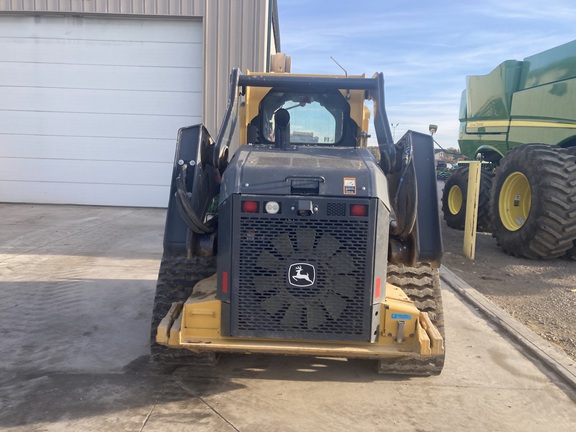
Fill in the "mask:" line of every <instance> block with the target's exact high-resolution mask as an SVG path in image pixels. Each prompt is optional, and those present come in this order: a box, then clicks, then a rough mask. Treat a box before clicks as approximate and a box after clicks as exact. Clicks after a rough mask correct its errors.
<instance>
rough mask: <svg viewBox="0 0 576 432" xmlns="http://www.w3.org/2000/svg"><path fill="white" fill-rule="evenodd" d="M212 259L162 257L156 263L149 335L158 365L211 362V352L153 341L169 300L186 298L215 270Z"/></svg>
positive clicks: (214, 263) (167, 308)
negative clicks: (176, 347) (155, 280)
mask: <svg viewBox="0 0 576 432" xmlns="http://www.w3.org/2000/svg"><path fill="white" fill-rule="evenodd" d="M215 266H216V261H215V258H213V257H210V258H204V257H194V258H191V259H188V258H184V257H169V256H164V257H163V258H162V263H161V264H160V271H159V273H158V282H157V285H156V295H155V297H154V308H153V311H152V327H151V334H150V354H151V356H152V360H153V361H155V362H158V363H161V364H182V363H185V364H191V363H194V364H212V363H215V361H216V356H215V355H214V354H212V353H206V354H194V353H192V352H190V351H188V350H183V349H171V348H167V347H165V346H162V345H158V344H157V343H156V342H155V339H156V328H157V327H158V324H159V323H160V321H161V320H162V318H164V316H165V315H166V314H167V313H168V311H169V310H170V307H171V306H172V303H173V302H178V301H182V302H184V301H186V299H187V298H188V297H189V296H190V294H191V293H192V288H193V287H194V285H195V284H196V283H197V282H198V281H200V280H202V279H204V278H207V277H208V276H211V275H212V274H214V273H215V272H216V267H215Z"/></svg>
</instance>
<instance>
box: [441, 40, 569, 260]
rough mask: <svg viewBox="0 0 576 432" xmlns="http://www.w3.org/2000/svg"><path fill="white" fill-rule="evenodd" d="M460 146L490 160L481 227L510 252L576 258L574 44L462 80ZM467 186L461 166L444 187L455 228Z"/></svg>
mask: <svg viewBox="0 0 576 432" xmlns="http://www.w3.org/2000/svg"><path fill="white" fill-rule="evenodd" d="M458 143H459V146H460V150H461V151H462V153H463V154H465V155H466V156H468V157H469V158H471V159H475V158H476V157H477V156H478V155H480V157H481V158H482V160H484V161H488V162H490V163H491V164H492V165H491V167H490V169H489V170H486V171H485V172H483V180H484V186H483V187H482V188H481V192H480V194H481V202H480V206H481V207H483V208H484V213H486V214H487V215H488V219H486V218H484V220H483V222H482V226H479V229H480V228H482V229H484V230H492V231H493V232H494V235H495V237H496V239H497V240H498V242H499V244H500V245H501V246H502V248H503V249H504V251H505V252H507V253H509V254H511V255H515V256H523V257H527V258H535V259H546V258H555V257H558V256H561V255H564V254H568V256H569V257H574V256H575V255H576V253H575V249H574V240H575V239H576V218H574V214H575V212H576V196H575V192H574V190H575V189H576V177H575V176H576V174H575V173H574V156H576V41H573V42H569V43H567V44H564V45H561V46H558V47H555V48H552V49H550V50H547V51H544V52H542V53H539V54H536V55H533V56H530V57H527V58H525V59H524V60H523V61H516V60H508V61H505V62H503V63H502V64H500V65H499V66H497V67H496V68H495V69H494V70H493V71H492V72H490V73H489V74H487V75H477V76H469V77H467V81H466V90H465V91H464V92H463V93H462V100H461V106H460V137H459V141H458ZM512 154H514V156H512ZM510 160H511V162H509V161H510ZM492 185H494V186H492ZM466 187H467V172H466V171H465V170H464V171H462V172H460V173H458V174H455V176H453V177H451V178H449V179H448V181H447V184H446V188H445V191H444V196H443V211H444V218H445V219H446V221H447V223H448V225H449V226H451V227H453V228H457V229H462V228H463V223H462V221H463V213H464V212H465V206H464V202H465V201H462V200H461V199H460V196H461V195H462V194H465V190H466ZM482 197H484V198H482ZM552 201H562V202H563V203H562V204H561V205H560V204H554V203H553V202H552ZM481 212H482V210H481ZM550 214H554V216H550ZM554 219H555V220H554Z"/></svg>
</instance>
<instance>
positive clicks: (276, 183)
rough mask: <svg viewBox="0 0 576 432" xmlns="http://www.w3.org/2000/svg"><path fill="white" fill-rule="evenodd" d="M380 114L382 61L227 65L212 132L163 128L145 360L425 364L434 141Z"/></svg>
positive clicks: (437, 368) (435, 312)
mask: <svg viewBox="0 0 576 432" xmlns="http://www.w3.org/2000/svg"><path fill="white" fill-rule="evenodd" d="M367 100H371V101H372V102H373V111H374V129H375V131H376V135H377V141H378V147H379V153H380V160H379V162H377V160H376V159H375V158H374V157H373V156H372V154H371V152H370V151H369V150H368V149H367V148H366V147H367V140H368V136H369V135H368V125H369V117H370V111H369V110H368V108H367V107H366V106H365V102H366V101H367ZM389 124H390V123H389V122H388V119H387V117H386V112H385V109H384V80H383V76H382V74H377V75H375V76H374V77H373V78H365V77H339V76H318V75H293V74H284V73H279V74H272V73H248V74H247V75H243V74H241V73H240V72H239V71H238V70H234V71H233V72H232V75H231V84H230V100H229V105H228V110H227V113H226V116H225V119H224V121H223V123H222V126H221V128H220V131H219V133H218V136H217V138H216V140H213V139H212V138H211V136H210V135H209V133H208V131H207V130H206V129H205V128H204V126H202V125H196V126H192V127H186V128H183V129H181V130H180V131H179V134H178V142H177V148H176V156H175V160H174V170H173V176H172V186H171V191H170V201H169V207H168V213H167V219H166V227H165V234H164V256H163V259H162V264H161V268H160V275H159V279H158V287H157V292H156V298H155V303H154V317H153V323H152V333H153V343H152V355H153V357H154V358H155V359H156V360H160V361H172V360H174V359H180V360H182V359H186V358H187V357H189V356H190V353H193V355H197V356H206V355H214V354H216V353H223V352H237V353H267V354H282V355H309V356H331V357H344V358H365V359H374V360H377V365H378V371H379V372H383V373H402V374H416V375H434V374H439V373H440V372H441V370H442V366H443V363H444V341H443V335H444V326H443V312H442V301H441V294H440V284H439V277H438V267H439V264H440V258H441V255H442V245H441V237H440V223H439V216H438V208H437V192H436V182H435V167H434V154H433V143H432V139H431V137H430V136H428V135H425V134H420V133H415V132H408V133H407V134H406V135H405V136H404V137H403V138H402V139H401V140H400V141H399V142H398V143H396V144H394V143H393V141H392V135H391V132H390V128H389Z"/></svg>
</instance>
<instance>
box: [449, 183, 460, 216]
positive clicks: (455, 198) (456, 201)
mask: <svg viewBox="0 0 576 432" xmlns="http://www.w3.org/2000/svg"><path fill="white" fill-rule="evenodd" d="M461 208H462V189H460V187H458V186H452V187H451V188H450V192H448V209H449V210H450V213H452V214H453V215H457V214H458V213H459V212H460V209H461Z"/></svg>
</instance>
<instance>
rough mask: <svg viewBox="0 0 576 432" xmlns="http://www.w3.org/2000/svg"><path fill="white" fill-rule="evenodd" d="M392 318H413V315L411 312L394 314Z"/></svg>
mask: <svg viewBox="0 0 576 432" xmlns="http://www.w3.org/2000/svg"><path fill="white" fill-rule="evenodd" d="M392 319H398V320H411V319H412V315H409V314H394V313H393V314H392Z"/></svg>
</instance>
